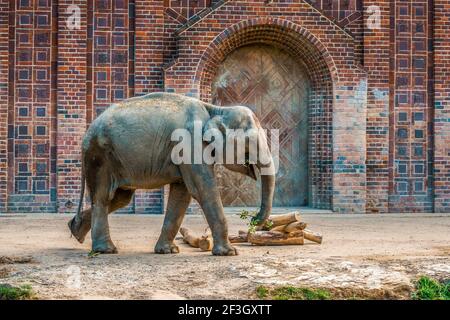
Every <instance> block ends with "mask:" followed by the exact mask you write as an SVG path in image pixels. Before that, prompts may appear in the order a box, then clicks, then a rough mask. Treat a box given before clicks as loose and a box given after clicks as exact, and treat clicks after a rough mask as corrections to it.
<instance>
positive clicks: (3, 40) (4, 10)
mask: <svg viewBox="0 0 450 320" xmlns="http://www.w3.org/2000/svg"><path fill="white" fill-rule="evenodd" d="M9 2H10V1H9V0H1V1H0V212H4V211H6V208H7V197H8V163H9V161H8V82H9V79H8V78H9V74H8V69H9V68H8V64H9V55H8V51H9V29H10V28H9V21H10V20H9V15H10V9H9Z"/></svg>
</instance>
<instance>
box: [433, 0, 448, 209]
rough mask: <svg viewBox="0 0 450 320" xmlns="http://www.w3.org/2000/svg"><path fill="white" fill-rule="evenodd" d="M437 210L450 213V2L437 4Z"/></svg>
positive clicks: (435, 18)
mask: <svg viewBox="0 0 450 320" xmlns="http://www.w3.org/2000/svg"><path fill="white" fill-rule="evenodd" d="M434 8H435V9H434V60H435V61H434V63H435V65H434V75H435V93H436V95H435V102H434V103H435V104H434V131H435V135H434V179H435V182H434V187H435V190H434V193H435V195H434V199H435V204H434V206H435V207H434V209H435V211H437V212H448V211H450V165H449V163H450V119H449V113H450V111H449V110H450V47H449V43H450V1H448V0H435V1H434Z"/></svg>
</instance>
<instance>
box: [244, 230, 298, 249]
mask: <svg viewBox="0 0 450 320" xmlns="http://www.w3.org/2000/svg"><path fill="white" fill-rule="evenodd" d="M248 242H250V243H252V244H255V245H258V246H283V245H302V244H303V243H304V240H303V232H302V231H297V232H294V233H291V234H287V233H283V232H279V231H256V232H252V233H249V234H248Z"/></svg>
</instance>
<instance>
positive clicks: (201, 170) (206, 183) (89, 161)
mask: <svg viewBox="0 0 450 320" xmlns="http://www.w3.org/2000/svg"><path fill="white" fill-rule="evenodd" d="M196 120H198V121H202V124H203V126H204V127H203V130H204V131H205V130H206V129H211V128H217V129H218V130H220V131H221V132H222V133H223V134H225V132H226V129H243V130H244V131H246V130H249V129H256V128H260V127H261V126H260V123H259V121H258V119H257V118H256V117H255V115H254V114H253V113H252V111H251V110H250V109H248V108H246V107H242V106H237V107H226V108H222V107H217V106H214V105H211V104H207V103H204V102H202V101H200V100H197V99H193V98H189V97H185V96H181V95H177V94H170V93H152V94H148V95H145V96H142V97H137V98H132V99H128V100H126V101H123V102H121V103H118V104H114V105H112V106H111V107H110V108H108V109H107V110H106V111H105V112H103V113H102V114H101V115H100V116H99V117H98V118H97V119H96V120H95V121H93V122H92V124H91V126H90V127H89V129H88V131H87V132H86V135H85V137H84V139H83V145H82V191H81V198H80V206H79V208H78V213H77V215H76V216H75V217H74V218H73V219H72V220H71V221H70V222H69V227H70V230H71V232H72V234H73V235H74V236H75V238H76V239H77V240H78V241H79V242H83V241H84V238H85V236H86V234H87V233H88V232H89V230H90V229H91V227H92V231H91V236H92V250H93V251H94V252H98V253H117V249H116V247H115V246H114V244H113V242H112V241H111V237H110V234H109V226H108V214H109V213H111V212H113V211H115V210H117V209H119V208H122V207H124V206H126V205H127V204H128V203H129V202H130V200H131V198H132V196H133V193H134V191H135V190H136V189H154V188H159V187H162V186H164V185H166V184H170V194H169V199H168V205H167V212H166V216H165V219H164V224H163V227H162V230H161V235H160V237H159V240H158V242H157V244H156V246H155V252H156V253H178V252H179V249H178V247H177V246H176V245H175V244H174V239H175V236H176V234H177V233H178V230H179V228H180V225H181V223H182V221H183V217H184V214H185V212H186V209H187V207H188V206H189V203H190V201H191V199H192V198H194V199H196V200H197V201H198V203H199V204H200V206H201V208H202V209H203V211H204V214H205V216H206V219H207V221H208V224H209V227H210V228H211V232H212V236H213V241H214V247H213V250H212V253H213V254H214V255H236V254H237V252H236V249H235V248H234V247H232V246H231V244H230V242H229V241H228V228H227V222H226V220H225V216H224V213H223V206H222V201H221V199H220V194H219V190H218V188H217V181H216V178H215V174H214V165H207V164H181V165H175V164H173V162H172V160H171V151H172V148H173V147H174V146H175V145H176V144H177V143H178V142H174V141H171V134H172V132H173V131H174V130H175V129H179V128H185V129H187V130H188V131H190V132H191V134H192V136H193V123H194V121H196ZM258 144H259V145H260V149H259V150H260V152H266V154H268V153H269V148H268V146H267V141H266V139H265V136H264V137H258ZM246 148H247V150H246V152H248V145H247V146H246ZM224 149H225V146H224ZM270 159H272V158H271V157H270ZM225 167H226V168H228V169H230V170H232V171H236V172H240V173H242V174H245V175H247V176H250V177H252V178H253V179H255V180H256V171H257V170H258V169H261V167H263V165H262V164H261V163H256V164H251V165H240V164H239V165H238V164H231V165H225ZM261 183H262V188H261V190H262V192H261V208H260V211H259V213H258V215H257V217H256V219H257V220H258V222H260V224H262V223H264V222H265V221H266V219H267V217H268V216H269V214H270V211H271V209H272V198H273V192H274V187H275V178H274V176H272V175H269V176H268V175H262V176H261ZM85 184H86V185H87V188H88V192H89V194H90V201H91V208H90V209H87V210H84V211H81V207H82V202H83V194H84V185H85Z"/></svg>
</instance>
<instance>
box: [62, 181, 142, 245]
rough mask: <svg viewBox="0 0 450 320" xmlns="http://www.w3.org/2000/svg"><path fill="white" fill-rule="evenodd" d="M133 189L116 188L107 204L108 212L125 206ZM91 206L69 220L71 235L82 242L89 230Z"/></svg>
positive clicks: (131, 195)
mask: <svg viewBox="0 0 450 320" xmlns="http://www.w3.org/2000/svg"><path fill="white" fill-rule="evenodd" d="M133 194H134V190H124V189H120V188H119V189H117V191H116V192H115V194H114V198H113V199H112V201H111V204H110V205H109V208H108V211H109V213H111V212H114V211H116V210H118V209H120V208H123V207H125V206H127V205H128V204H129V203H130V200H131V198H132V197H133ZM91 219H92V208H89V209H86V210H83V211H82V213H81V215H79V216H78V215H76V216H75V217H73V218H72V219H71V220H70V221H69V229H70V231H71V233H72V235H73V236H74V237H75V238H76V239H77V240H78V242H80V243H83V242H84V239H85V238H86V235H87V233H88V232H89V230H91Z"/></svg>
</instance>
